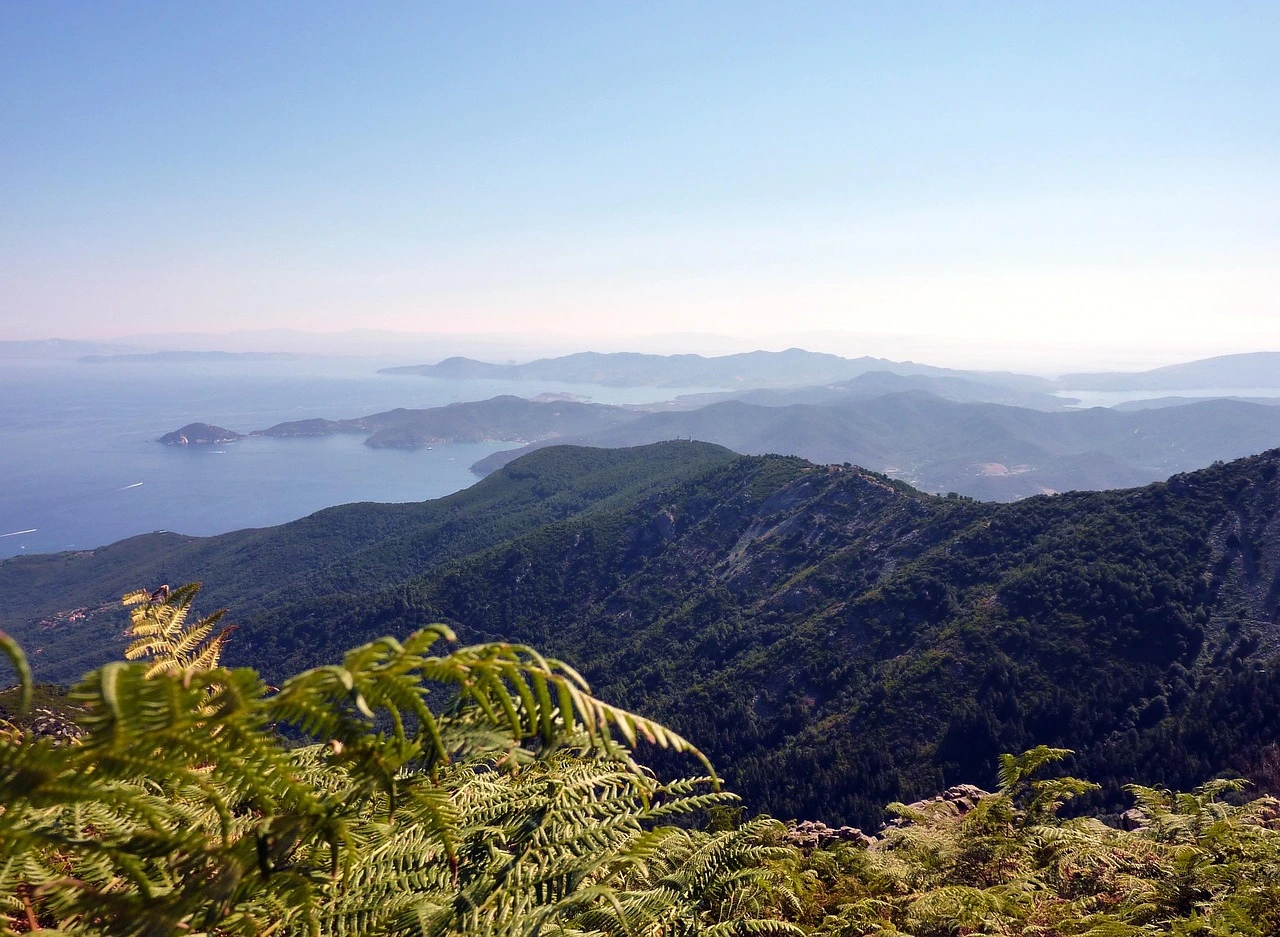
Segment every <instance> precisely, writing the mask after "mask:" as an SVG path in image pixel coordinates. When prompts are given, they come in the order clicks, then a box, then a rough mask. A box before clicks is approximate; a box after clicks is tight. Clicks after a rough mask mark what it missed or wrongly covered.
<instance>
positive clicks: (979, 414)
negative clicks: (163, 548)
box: [166, 375, 1280, 501]
mask: <svg viewBox="0 0 1280 937" xmlns="http://www.w3.org/2000/svg"><path fill="white" fill-rule="evenodd" d="M870 377H875V378H876V380H877V381H878V380H879V379H880V378H879V377H878V376H877V375H865V376H864V378H858V379H855V380H854V381H853V382H851V383H852V384H854V385H856V384H857V383H858V381H860V380H863V379H865V378H870ZM891 377H892V376H891ZM928 380H936V379H934V378H929V379H928ZM945 380H952V379H945ZM790 393H791V392H782V391H778V392H774V391H761V392H760V395H763V398H764V399H776V400H777V401H778V402H779V404H780V405H768V406H766V405H763V404H760V403H748V402H746V401H744V400H736V399H731V400H724V401H722V402H719V403H712V404H708V405H706V406H701V407H697V408H695V409H690V410H683V409H656V410H654V409H645V408H635V407H620V406H611V405H606V404H594V403H584V402H581V401H573V400H562V399H550V400H527V399H524V398H520V397H514V396H501V397H495V398H492V399H489V400H483V401H475V402H468V403H456V404H450V405H448V406H445V407H433V408H429V409H422V410H411V409H396V410H391V411H386V412H383V413H376V414H371V415H368V416H362V417H357V418H354V419H345V420H326V419H309V420H302V421H296V422H289V423H281V424H278V425H276V426H272V427H269V428H267V429H261V430H255V431H254V432H255V433H256V434H260V435H267V436H276V437H289V436H322V435H329V434H333V433H361V434H365V435H366V437H367V438H366V440H365V441H366V444H367V445H369V446H373V447H398V448H414V447H422V446H428V445H435V444H439V443H449V442H479V441H508V442H524V443H527V445H526V447H525V448H523V449H513V450H510V451H505V452H498V453H495V454H494V455H492V456H489V457H487V458H485V459H483V460H481V461H480V462H478V463H476V465H475V466H473V468H474V470H475V471H476V472H477V473H479V474H485V473H487V472H490V471H493V470H494V469H496V468H498V467H500V466H501V465H503V464H505V463H506V462H508V461H510V460H511V459H514V458H517V457H518V456H520V455H522V454H524V453H525V452H527V451H529V450H530V449H533V448H537V447H540V446H545V445H552V444H557V443H566V442H567V443H574V444H580V445H591V446H606V447H619V446H635V445H642V444H647V443H653V442H659V441H662V440H669V439H694V440H701V441H705V442H711V443H716V444H719V445H722V446H725V447H727V448H729V449H732V450H733V451H735V452H739V453H744V454H764V453H781V454H785V455H797V456H801V457H803V458H806V459H810V460H813V461H815V462H819V463H836V464H840V463H846V462H848V463H851V464H855V465H860V466H863V467H865V468H869V469H872V470H874V471H879V472H884V473H886V474H889V475H892V476H893V477H895V478H901V479H903V480H905V481H908V482H909V483H911V484H913V485H915V486H917V487H919V488H921V489H922V490H925V491H931V492H947V491H955V492H958V493H960V494H965V495H970V496H972V497H976V498H982V499H984V500H996V501H1011V500H1014V499H1017V498H1021V497H1026V496H1028V495H1034V494H1042V493H1046V492H1051V491H1068V490H1091V489H1106V488H1121V487H1126V486H1131V485H1138V484H1144V483H1146V482H1150V481H1155V480H1158V479H1161V478H1166V477H1168V476H1169V475H1171V474H1173V473H1175V472H1180V471H1187V470H1190V469H1196V468H1201V467H1203V466H1206V465H1208V464H1210V463H1211V462H1214V461H1218V460H1227V459H1235V458H1240V457H1242V456H1245V455H1250V454H1253V453H1256V452H1260V451H1262V450H1264V449H1268V448H1272V447H1275V446H1277V445H1280V407H1275V406H1264V405H1261V404H1255V403H1248V402H1244V401H1234V400H1208V401H1203V402H1199V403H1193V404H1188V405H1185V406H1176V407H1156V408H1151V409H1143V410H1134V411H1127V410H1115V409H1106V408H1090V409H1082V410H1060V411H1056V412H1049V411H1042V410H1033V409H1029V408H1026V407H1013V406H1005V405H1001V404H990V403H965V402H957V401H953V400H944V399H942V398H940V397H938V396H936V395H933V394H928V393H923V392H919V391H911V392H907V393H881V394H879V395H873V394H871V393H870V391H868V393H867V394H866V395H863V394H860V393H858V392H857V390H856V389H854V390H850V389H849V388H847V387H846V388H844V389H842V390H838V391H834V392H831V393H830V394H828V392H827V390H825V389H819V390H816V391H815V390H804V391H797V392H795V393H796V394H797V395H798V396H801V397H804V396H806V395H808V394H810V393H813V394H815V395H816V396H817V397H818V398H819V399H824V400H830V401H835V402H831V403H825V404H821V405H819V404H811V403H786V402H785V401H786V400H788V399H790V396H789V395H790ZM770 395H773V396H772V397H771V396H770ZM755 399H761V398H760V397H759V396H757V397H756V398H755ZM241 431H243V430H241ZM172 435H173V434H170V436H172ZM186 435H187V436H188V437H190V435H191V434H186ZM166 438H168V437H166ZM175 438H176V437H175Z"/></svg>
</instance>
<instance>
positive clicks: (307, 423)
mask: <svg viewBox="0 0 1280 937" xmlns="http://www.w3.org/2000/svg"><path fill="white" fill-rule="evenodd" d="M637 416H638V413H637V412H636V411H633V410H628V409H626V408H624V407H614V406H607V405H604V404H594V403H580V402H577V401H572V400H547V401H544V400H528V399H525V398H523V397H514V396H511V395H509V394H508V395H503V396H500V397H492V398H490V399H489V400H476V401H468V402H466V403H451V404H448V405H447V406H443V407H429V408H427V409H423V410H407V409H404V408H397V409H395V410H388V411H386V412H385V413H374V414H371V415H369V416H363V417H357V418H355V419H351V420H323V419H311V420H297V421H293V422H288V423H278V424H276V425H275V426H272V427H269V428H267V429H264V430H256V431H255V432H254V434H253V435H258V436H280V437H288V436H328V435H332V434H334V433H367V434H369V435H368V438H367V439H366V440H365V444H366V445H368V446H372V447H373V448H400V449H413V448H418V447H422V446H427V445H433V444H435V443H445V442H454V443H459V442H486V441H495V440H496V441H507V442H522V441H535V440H543V439H559V438H562V437H566V436H578V435H582V434H584V433H591V432H595V431H598V430H601V429H607V428H610V427H613V426H617V425H619V424H621V423H625V422H627V421H628V420H633V419H635V418H636V417H637Z"/></svg>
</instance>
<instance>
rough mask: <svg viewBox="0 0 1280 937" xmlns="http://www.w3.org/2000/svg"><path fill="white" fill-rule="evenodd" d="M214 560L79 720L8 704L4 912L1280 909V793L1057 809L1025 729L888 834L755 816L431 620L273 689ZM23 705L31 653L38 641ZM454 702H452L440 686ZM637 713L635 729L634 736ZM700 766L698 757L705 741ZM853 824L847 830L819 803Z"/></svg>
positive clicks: (649, 931)
mask: <svg viewBox="0 0 1280 937" xmlns="http://www.w3.org/2000/svg"><path fill="white" fill-rule="evenodd" d="M197 591H198V587H196V586H187V587H183V588H180V589H177V590H173V591H170V590H168V589H167V588H162V589H159V590H157V591H156V592H154V593H147V592H136V593H131V594H130V595H129V596H126V597H125V605H126V606H127V607H129V608H130V610H131V611H130V619H131V627H130V637H131V638H132V639H133V641H132V643H131V644H130V646H129V648H128V649H127V655H128V656H129V658H131V659H135V660H138V661H139V662H137V663H132V664H130V663H125V662H116V663H112V664H108V665H107V666H105V667H103V668H101V669H99V670H97V671H95V672H93V673H91V674H89V675H88V676H87V677H86V678H85V679H84V680H83V681H81V683H80V684H79V685H78V686H77V687H76V688H75V689H74V691H73V692H72V694H71V696H70V702H69V705H70V709H69V712H71V713H72V714H74V715H75V718H76V723H77V724H76V725H75V726H74V730H75V731H73V732H72V733H70V734H57V735H49V734H44V733H41V732H40V731H39V730H33V729H32V728H30V727H19V726H16V725H12V724H3V723H0V934H3V935H16V934H26V933H35V932H46V933H50V934H54V933H60V934H68V935H72V934H79V935H157V937H159V935H169V934H173V933H191V934H209V935H235V934H242V935H269V934H271V935H292V934H308V935H322V934H323V935H330V934H332V935H347V934H350V935H357V934H360V935H363V934H404V935H440V937H442V935H449V934H458V935H464V934H467V935H470V934H491V935H512V937H516V935H520V937H537V935H540V934H544V933H545V934H553V935H556V934H558V935H564V937H570V935H573V937H577V935H582V937H587V935H592V937H613V935H617V937H623V935H627V937H634V935H645V937H659V935H663V937H665V935H694V934H703V935H706V937H737V935H761V937H804V935H807V934H813V935H831V937H858V935H871V934H880V935H894V934H900V935H909V937H943V935H950V934H1014V933H1020V934H1035V935H1044V937H1055V935H1062V937H1066V935H1090V937H1103V935H1113V934H1122V935H1138V934H1146V933H1169V934H1178V935H1206V937H1207V935H1224V937H1225V935H1243V937H1269V935H1273V934H1275V933H1276V931H1277V929H1278V928H1280V885H1278V884H1277V883H1278V882H1280V802H1277V801H1276V800H1274V799H1270V798H1261V799H1257V800H1253V801H1251V802H1248V803H1241V802H1240V799H1239V798H1238V797H1236V798H1235V799H1234V800H1231V799H1230V798H1232V797H1233V795H1235V794H1236V792H1239V791H1240V790H1241V788H1242V786H1243V782H1239V781H1231V780H1226V781H1219V782H1215V783H1212V784H1209V785H1206V786H1204V787H1202V788H1200V789H1197V790H1196V791H1194V792H1193V793H1190V794H1172V793H1170V792H1168V791H1163V790H1158V789H1154V788H1146V787H1131V788H1130V794H1131V795H1132V796H1133V797H1134V798H1135V799H1136V801H1137V806H1136V807H1135V808H1134V809H1133V810H1130V811H1129V813H1128V814H1127V815H1126V821H1127V822H1126V829H1116V828H1113V827H1110V826H1107V825H1104V824H1102V823H1100V822H1099V821H1097V820H1095V819H1090V818H1074V819H1071V818H1063V817H1062V816H1061V815H1060V812H1061V808H1062V807H1063V806H1064V805H1065V804H1067V803H1068V802H1069V801H1071V800H1073V799H1075V798H1078V797H1080V796H1081V795H1083V794H1086V793H1087V792H1089V791H1090V790H1091V789H1092V788H1093V787H1094V786H1093V785H1091V784H1089V783H1087V782H1084V781H1080V780H1077V779H1075V778H1071V777H1048V778H1046V777H1044V776H1043V775H1044V772H1045V769H1046V768H1049V767H1051V766H1052V765H1053V763H1054V762H1056V761H1058V760H1059V759H1061V758H1062V757H1063V756H1065V755H1068V754H1069V753H1068V752H1066V751H1064V750H1060V749H1052V748H1047V747H1045V746H1038V747H1036V748H1034V749H1031V750H1029V751H1028V752H1026V753H1025V754H1023V755H1021V756H1019V757H1013V756H1009V755H1004V756H1002V758H1001V759H1000V763H999V778H998V779H999V787H998V789H997V791H996V792H995V793H987V792H985V791H981V790H977V789H967V790H964V791H963V792H959V793H960V794H961V796H952V795H953V794H956V793H957V792H954V791H953V792H948V793H947V795H945V796H942V797H937V798H933V799H931V800H928V801H922V802H919V803H915V804H911V805H903V804H891V805H889V812H890V813H891V814H894V815H896V817H897V819H895V820H894V821H893V822H892V823H891V824H889V825H888V826H886V827H885V828H884V829H883V830H882V831H881V832H880V834H879V835H878V836H877V837H875V838H868V837H863V836H855V837H853V838H852V839H851V840H850V839H849V838H848V837H846V838H845V840H846V841H843V842H834V843H833V842H832V840H839V836H835V837H833V836H827V837H826V840H827V841H822V840H821V839H820V840H819V841H816V842H815V841H805V840H804V839H803V838H802V837H800V836H798V835H797V834H798V833H799V832H800V831H798V830H788V829H786V828H784V827H783V825H782V824H780V823H778V822H776V821H774V820H771V819H769V818H768V817H756V818H754V819H751V820H746V821H744V820H743V819H742V818H741V816H740V811H735V810H731V809H729V808H728V805H729V804H731V803H732V800H733V798H732V796H731V795H728V794H724V793H720V792H719V791H718V790H717V789H716V788H717V784H716V781H715V778H714V776H713V775H709V776H707V777H703V778H695V779H689V780H668V781H662V780H659V779H658V778H657V777H656V776H655V775H654V774H653V773H652V772H650V771H648V770H647V769H645V768H643V767H642V766H640V765H639V764H637V762H636V760H635V756H636V755H637V754H639V751H640V750H639V749H637V748H636V744H637V742H641V741H643V740H647V741H648V743H649V744H648V745H647V746H646V747H645V750H646V751H652V750H654V747H655V746H656V747H658V748H661V749H665V750H668V751H673V752H682V753H684V754H685V755H686V756H689V755H692V756H694V757H696V758H701V757H702V756H701V754H700V753H699V752H698V751H697V749H695V748H693V746H692V745H690V744H689V743H688V742H686V741H685V740H684V739H682V738H681V737H679V736H677V735H675V734H673V733H671V732H670V731H669V730H667V729H665V728H664V727H663V726H661V725H659V724H657V723H654V722H651V721H649V720H647V719H644V718H642V717H640V716H636V715H633V714H631V713H629V712H626V711H624V710H620V709H617V708H615V707H613V706H610V705H608V704H606V703H604V702H602V701H600V700H599V699H597V698H595V697H593V696H592V695H590V693H589V692H588V689H587V686H586V684H585V683H584V682H583V681H582V680H581V678H579V677H578V676H577V675H576V674H575V673H574V671H572V670H571V669H570V668H568V667H566V666H564V665H562V664H559V663H558V662H556V661H554V660H547V659H545V658H543V657H541V656H540V655H539V654H537V653H536V652H534V651H532V650H530V649H528V648H525V647H521V646H513V645H508V644H492V643H491V644H483V645H476V646H472V647H446V648H445V649H444V650H443V652H441V651H440V645H441V644H442V643H448V642H451V641H452V635H451V634H450V633H449V630H448V629H447V628H445V627H443V626H439V625H436V626H430V627H427V628H424V629H422V630H420V631H417V632H415V633H413V634H411V635H409V636H407V637H406V638H405V640H403V641H397V640H396V639H393V638H386V637H384V638H381V639H379V640H377V641H374V642H372V643H370V644H368V645H365V646H362V647H359V648H357V649H355V650H353V651H350V652H348V653H347V654H345V655H344V658H343V662H342V664H341V665H325V666H322V667H319V668H316V669H313V670H309V671H306V672H303V673H301V674H299V675H297V676H294V677H292V678H290V679H288V680H287V681H285V682H283V683H282V684H281V686H280V687H279V689H275V688H269V687H267V686H266V685H265V684H264V682H263V681H262V680H261V678H260V677H259V676H258V675H257V674H256V673H255V672H254V671H253V670H251V669H248V668H239V669H229V668H227V667H225V666H222V664H221V662H220V660H219V657H220V653H221V650H222V647H223V643H224V642H225V639H226V637H227V635H228V632H227V631H226V629H221V630H220V629H219V627H218V626H219V619H220V618H221V613H215V614H214V615H211V616H209V617H207V618H204V619H198V620H192V619H191V614H192V607H191V606H192V602H193V600H194V598H195V596H196V592H197ZM0 649H2V650H3V651H4V652H5V653H6V654H7V655H8V656H9V657H10V658H11V660H12V662H13V663H14V665H15V666H16V669H17V670H18V673H19V676H20V678H21V680H20V686H19V687H18V693H19V695H20V696H23V697H27V699H25V700H22V701H21V702H20V703H19V704H18V709H20V710H22V711H23V712H28V711H29V709H30V698H29V697H30V695H31V690H32V687H31V680H30V672H29V669H28V668H27V666H26V661H25V658H24V657H23V655H22V653H21V651H20V650H19V649H18V647H17V645H16V644H14V643H13V642H12V641H11V640H10V639H9V638H8V637H7V636H5V635H4V634H3V633H2V632H0ZM429 704H434V705H429ZM619 736H620V738H619ZM704 764H705V761H704ZM825 833H828V834H832V833H836V831H831V830H826V831H825Z"/></svg>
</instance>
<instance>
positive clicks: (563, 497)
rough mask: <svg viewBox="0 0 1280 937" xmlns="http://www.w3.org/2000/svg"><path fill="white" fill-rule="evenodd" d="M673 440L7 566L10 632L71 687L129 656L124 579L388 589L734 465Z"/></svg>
mask: <svg viewBox="0 0 1280 937" xmlns="http://www.w3.org/2000/svg"><path fill="white" fill-rule="evenodd" d="M734 458H735V456H734V455H733V454H732V453H731V452H729V451H728V450H726V449H722V448H720V447H719V446H712V445H708V444H706V443H695V442H682V441H672V442H666V443H659V444H657V445H652V446H645V447H643V448H641V449H566V448H553V449H547V450H544V451H541V452H539V453H537V454H536V455H535V456H534V457H533V458H529V459H522V460H521V461H520V464H519V465H513V466H511V467H509V468H508V469H505V470H503V471H501V472H496V473H494V474H493V475H491V476H490V477H488V478H485V479H483V480H482V481H480V482H478V483H477V484H475V485H474V486H472V487H471V488H468V489H466V490H465V491H460V492H458V493H456V494H453V495H450V496H448V497H445V498H439V499H437V500H434V501H425V502H421V503H418V504H347V505H341V506H339V507H334V508H328V509H326V510H323V511H318V512H317V513H315V514H313V515H311V516H310V517H306V518H303V519H301V520H298V521H294V522H292V523H289V524H282V525H280V526H279V527H269V528H265V529H260V530H240V531H234V532H232V533H228V534H222V535H220V536H216V537H185V536H179V535H177V534H172V533H158V534H147V535H144V536H141V537H133V538H131V539H129V540H124V541H121V542H119V543H115V544H112V545H110V546H108V547H103V548H101V549H99V550H94V551H87V552H80V553H59V554H50V555H43V556H22V557H15V558H13V559H7V560H0V627H4V628H6V629H8V630H9V631H10V633H12V634H13V635H14V636H15V637H17V638H19V639H21V640H22V642H23V644H24V646H26V647H27V648H28V650H29V651H30V652H31V655H32V663H33V667H34V669H35V671H36V674H37V676H39V677H40V678H41V679H44V680H49V681H54V682H58V681H60V682H63V683H67V684H69V683H71V682H74V681H75V680H77V679H78V678H79V677H80V675H81V674H82V673H84V672H85V671H86V670H89V669H92V668H93V667H96V666H99V665H100V664H103V663H105V662H107V661H109V660H112V659H113V658H115V657H117V656H118V655H119V654H120V652H121V651H122V650H123V648H124V643H123V640H122V639H118V638H117V641H116V643H114V644H113V643H112V642H111V640H110V639H111V637H116V636H118V634H119V632H120V631H121V630H123V628H124V627H125V626H126V624H127V621H126V619H125V617H124V616H123V614H122V612H121V609H120V607H119V603H118V602H116V601H115V600H116V597H117V592H118V584H119V583H121V582H187V581H189V580H193V579H201V578H203V579H205V580H206V581H207V582H208V586H207V587H206V589H205V592H204V599H205V601H206V602H208V603H209V604H210V607H217V606H218V605H234V606H235V607H236V608H239V609H255V610H257V611H258V612H261V611H264V610H266V609H269V608H272V607H274V606H276V605H279V604H281V603H284V602H288V601H294V602H296V601H298V600H301V599H307V598H311V597H314V596H325V595H330V594H333V593H337V592H353V593H366V592H376V591H378V590H380V589H383V588H385V587H386V586H387V585H388V584H391V583H397V582H402V581H404V580H406V579H409V578H411V577H414V576H417V575H420V574H422V573H423V572H425V571H426V570H428V569H430V568H432V567H433V566H436V565H441V564H444V563H447V562H449V561H451V560H453V559H456V558H458V557H462V556H466V555H469V554H472V553H475V552H477V551H479V550H482V549H485V548H487V547H491V546H494V545H496V544H499V543H502V542H504V541H506V540H509V539H511V538H513V537H517V536H520V535H522V534H525V533H528V532H530V531H533V530H536V529H538V528H539V527H541V526H543V525H546V524H548V523H553V522H556V521H561V520H564V519H566V518H570V517H574V516H577V515H579V514H584V513H588V512H591V511H596V510H607V509H610V508H614V509H616V508H618V507H623V506H627V505H630V504H633V503H634V502H635V501H637V500H639V499H642V498H644V497H647V496H648V495H650V494H651V493H653V492H655V491H659V490H662V489H664V488H667V487H670V486H672V485H673V484H675V483H677V482H679V481H681V480H683V479H686V478H693V477H697V476H700V475H703V474H705V473H706V472H707V471H708V470H709V469H711V468H713V467H715V466H717V465H723V464H725V463H727V462H730V461H732V460H733V459H734Z"/></svg>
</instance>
